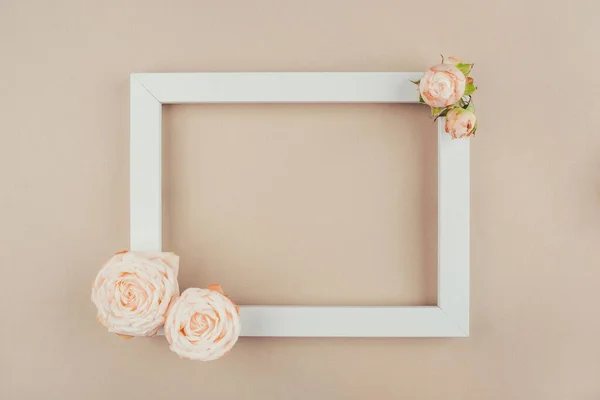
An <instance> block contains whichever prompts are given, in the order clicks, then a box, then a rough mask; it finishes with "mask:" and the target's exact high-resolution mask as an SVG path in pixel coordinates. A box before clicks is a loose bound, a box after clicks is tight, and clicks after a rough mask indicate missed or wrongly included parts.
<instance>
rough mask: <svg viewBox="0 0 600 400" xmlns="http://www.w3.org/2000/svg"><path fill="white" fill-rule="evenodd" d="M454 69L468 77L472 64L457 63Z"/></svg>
mask: <svg viewBox="0 0 600 400" xmlns="http://www.w3.org/2000/svg"><path fill="white" fill-rule="evenodd" d="M456 68H458V69H460V72H462V73H463V74H464V75H465V76H469V73H470V72H471V69H472V68H473V64H463V63H458V64H456Z"/></svg>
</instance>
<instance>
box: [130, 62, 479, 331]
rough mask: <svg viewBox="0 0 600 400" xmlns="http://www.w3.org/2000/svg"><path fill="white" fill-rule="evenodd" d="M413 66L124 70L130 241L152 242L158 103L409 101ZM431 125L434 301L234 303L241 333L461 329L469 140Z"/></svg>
mask: <svg viewBox="0 0 600 400" xmlns="http://www.w3.org/2000/svg"><path fill="white" fill-rule="evenodd" d="M421 75H422V74H421V73H413V72H340V73H338V72H324V73H321V72H310V73H300V72H298V73H297V72H282V73H279V72H275V73H266V72H265V73H255V72H252V73H168V74H132V75H131V82H130V83H131V99H130V100H131V103H130V106H131V109H130V111H131V116H130V118H131V120H130V122H131V125H130V137H131V143H130V146H131V147H130V157H131V158H130V211H131V214H130V218H131V221H130V222H131V225H130V241H131V243H130V248H131V249H132V250H137V251H161V249H162V182H161V180H162V171H161V169H162V166H161V161H162V143H161V142H162V105H163V104H183V103H416V102H417V97H418V96H417V91H416V88H415V86H414V85H413V84H412V83H411V80H418V79H419V78H420V77H421ZM443 124H444V122H443V119H442V118H440V119H439V120H438V124H437V131H438V133H437V135H438V305H437V306H423V307H379V306H375V307H365V306H356V307H355V306H351V307H349V306H340V307H330V306H260V305H256V306H254V305H253V306H241V307H240V308H241V318H242V333H241V334H242V336H309V337H321V336H336V337H466V336H469V212H470V204H469V198H470V181H469V172H470V167H469V162H470V160H469V141H468V140H451V139H450V136H449V135H447V134H446V133H445V132H444V127H443Z"/></svg>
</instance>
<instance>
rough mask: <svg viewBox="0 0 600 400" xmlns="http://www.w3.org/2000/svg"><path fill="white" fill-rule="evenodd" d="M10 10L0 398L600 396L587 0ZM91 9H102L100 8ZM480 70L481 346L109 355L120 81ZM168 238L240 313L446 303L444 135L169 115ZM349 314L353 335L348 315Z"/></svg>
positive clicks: (599, 144) (476, 211) (592, 22)
mask: <svg viewBox="0 0 600 400" xmlns="http://www.w3.org/2000/svg"><path fill="white" fill-rule="evenodd" d="M551 3H552V2H543V1H517V0H507V1H500V2H484V1H480V2H476V1H468V2H467V1H464V2H463V1H455V2H450V3H449V2H443V1H438V0H435V1H429V2H427V3H423V2H417V1H412V2H400V1H364V2H361V1H357V0H356V1H334V0H321V1H276V0H258V1H253V2H244V1H235V2H231V1H229V2H225V1H221V2H217V1H180V0H176V1H171V2H164V1H148V0H136V1H127V2H121V1H104V2H87V1H75V0H69V1H55V2H46V1H26V0H22V1H16V0H14V1H11V0H0V117H1V118H0V134H1V137H0V139H1V142H0V182H1V183H2V186H1V188H2V189H1V196H0V221H1V222H0V227H1V228H0V250H1V255H2V257H1V259H0V260H1V261H0V268H1V272H2V279H1V281H0V285H1V290H0V296H1V301H0V310H1V312H2V314H1V315H2V319H1V321H2V322H1V323H0V346H1V347H0V351H1V353H0V368H1V374H0V398H2V399H37V398H56V399H58V398H65V399H80V398H81V399H83V398H85V399H106V398H111V399H135V398H140V399H161V398H165V396H170V397H177V398H178V399H198V398H204V397H207V396H210V398H213V399H221V398H222V399H234V398H248V399H252V398H256V399H280V398H286V399H305V398H314V399H337V398H340V399H371V398H379V397H381V398H409V399H441V398H443V399H449V400H452V399H457V400H458V399H461V400H466V399H493V400H495V399H528V400H534V399H544V400H546V399H548V400H552V399H590V400H591V399H598V398H600V379H598V377H599V376H600V322H599V321H598V319H599V318H600V313H599V311H598V297H597V294H596V292H597V290H598V284H599V282H600V270H599V267H598V266H599V265H600V246H599V245H598V243H599V240H600V135H598V127H597V116H598V110H599V109H600V97H599V96H598V93H599V92H600V78H599V77H600V75H599V74H597V72H596V69H597V65H598V62H600V50H599V47H598V46H597V43H596V38H597V37H600V26H599V25H598V24H597V15H598V12H599V10H598V7H597V6H595V5H593V4H594V2H593V1H592V0H589V1H582V0H574V1H569V2H556V4H551ZM100 4H102V5H100ZM439 53H444V54H448V55H451V54H457V55H462V56H463V57H464V58H465V59H467V60H474V61H476V63H477V65H476V69H475V78H476V81H477V83H478V84H479V86H480V92H478V93H477V96H476V101H477V105H478V116H479V118H480V126H481V128H480V131H479V132H480V133H479V135H478V137H477V138H475V140H473V141H472V174H471V176H472V224H471V228H472V234H473V237H472V240H471V245H472V252H471V258H472V268H471V270H472V285H471V287H472V329H471V332H472V336H471V337H470V338H468V339H268V338H267V339H261V338H253V339H250V338H243V339H241V340H240V342H239V343H238V345H237V346H236V348H235V350H234V351H233V352H232V353H231V354H229V355H228V356H227V357H225V358H224V359H222V360H219V361H218V362H213V363H191V362H184V361H180V360H178V359H177V357H176V356H174V355H173V354H172V353H170V352H169V350H168V348H167V346H166V344H165V342H164V340H163V339H162V338H155V339H148V340H133V341H123V340H121V339H119V338H117V337H114V336H112V335H109V334H107V333H105V332H104V331H103V330H102V328H101V327H100V326H99V325H97V323H96V322H95V319H94V307H93V305H92V304H91V302H90V301H89V294H90V292H89V284H90V282H91V281H92V279H93V277H94V275H95V273H96V271H97V269H98V267H99V266H100V264H101V263H102V262H103V261H104V260H105V259H106V258H107V257H108V256H109V255H110V254H111V253H113V252H115V251H117V250H120V249H122V248H125V247H127V244H128V162H129V160H128V75H129V73H131V72H160V71H412V70H424V69H425V68H426V67H427V66H428V65H430V64H433V63H435V62H436V61H437V59H438V58H437V57H438V56H437V55H438V54H439ZM164 124H165V131H166V132H167V135H166V137H165V171H164V172H165V186H166V189H167V193H166V195H165V247H166V248H168V249H170V250H174V251H176V252H178V253H179V254H180V255H181V256H182V273H181V282H182V286H183V287H188V286H191V285H206V284H208V283H211V282H215V281H218V282H221V283H222V284H223V285H224V286H225V287H226V289H227V290H228V292H229V293H230V294H231V295H232V296H233V297H234V298H235V299H236V300H238V301H239V302H240V303H242V304H250V303H287V304H319V303H322V304H357V303H360V304H431V303H435V301H436V299H435V290H436V288H435V280H436V276H435V257H436V254H435V245H436V243H435V237H436V232H435V219H436V215H435V208H436V203H435V179H436V173H435V165H436V160H435V151H436V149H435V141H433V140H432V136H433V135H434V127H433V126H432V125H431V123H430V121H429V120H428V119H427V110H426V109H425V108H423V107H419V106H403V105H352V106H350V105H328V106H312V105H311V106H296V105H271V106H269V105H254V106H172V107H167V109H166V111H165V115H164ZM357 323H359V321H357Z"/></svg>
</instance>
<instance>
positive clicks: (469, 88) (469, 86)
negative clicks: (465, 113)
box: [465, 82, 477, 96]
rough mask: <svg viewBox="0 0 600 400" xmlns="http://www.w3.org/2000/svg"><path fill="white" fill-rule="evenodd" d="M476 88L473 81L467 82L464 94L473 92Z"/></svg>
mask: <svg viewBox="0 0 600 400" xmlns="http://www.w3.org/2000/svg"><path fill="white" fill-rule="evenodd" d="M476 90H477V86H475V84H474V83H473V82H470V83H467V84H466V85H465V96H468V95H471V94H473V93H475V91H476Z"/></svg>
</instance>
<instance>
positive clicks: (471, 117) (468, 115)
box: [444, 108, 477, 139]
mask: <svg viewBox="0 0 600 400" xmlns="http://www.w3.org/2000/svg"><path fill="white" fill-rule="evenodd" d="M476 123H477V117H475V114H473V113H472V112H471V111H468V110H464V109H462V108H453V109H452V110H450V111H448V114H447V115H446V124H445V126H444V128H445V130H446V132H447V133H449V134H450V136H452V139H460V138H468V137H469V136H471V135H472V134H473V132H474V130H475V126H476V125H475V124H476Z"/></svg>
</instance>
